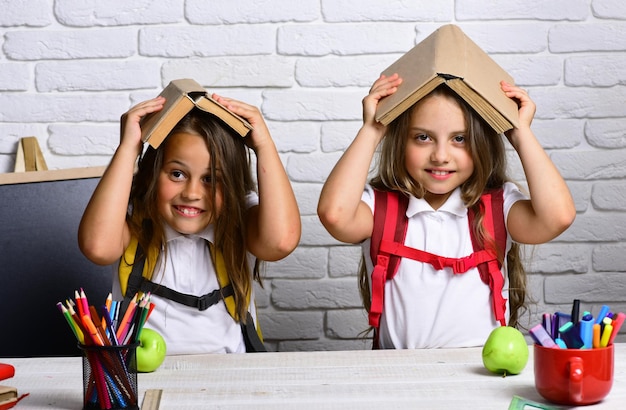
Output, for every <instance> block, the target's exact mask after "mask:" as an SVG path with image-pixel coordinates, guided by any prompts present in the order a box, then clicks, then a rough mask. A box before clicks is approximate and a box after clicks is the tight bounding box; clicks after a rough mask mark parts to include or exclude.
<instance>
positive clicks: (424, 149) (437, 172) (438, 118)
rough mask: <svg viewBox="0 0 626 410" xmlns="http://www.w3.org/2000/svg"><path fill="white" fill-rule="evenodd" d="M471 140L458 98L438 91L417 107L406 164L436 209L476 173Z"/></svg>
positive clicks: (409, 138) (408, 137)
mask: <svg viewBox="0 0 626 410" xmlns="http://www.w3.org/2000/svg"><path fill="white" fill-rule="evenodd" d="M467 139H468V132H467V129H466V121H465V115H464V113H463V111H462V110H461V107H460V106H459V103H458V102H457V101H456V100H455V99H454V98H452V97H449V96H446V95H442V94H434V95H430V96H428V97H426V98H424V99H423V100H421V101H420V102H419V103H417V104H416V105H415V107H414V108H413V111H412V113H411V119H410V125H409V130H408V135H407V141H406V148H405V153H404V163H405V167H406V169H407V172H408V173H409V175H410V176H411V178H413V179H414V180H415V181H416V182H417V183H418V184H419V185H421V186H422V187H423V188H424V189H425V191H426V193H425V195H424V199H425V200H426V201H427V202H428V203H429V204H430V206H432V207H433V208H434V209H438V208H439V207H440V206H441V205H443V203H444V202H445V201H446V200H447V199H448V197H449V196H450V193H451V192H452V191H453V190H454V189H456V188H457V187H459V186H460V185H461V184H463V183H464V182H465V181H467V180H468V179H469V178H470V176H471V175H472V173H473V172H474V161H473V160H472V156H471V155H470V152H469V149H468V144H469V142H468V140H467Z"/></svg>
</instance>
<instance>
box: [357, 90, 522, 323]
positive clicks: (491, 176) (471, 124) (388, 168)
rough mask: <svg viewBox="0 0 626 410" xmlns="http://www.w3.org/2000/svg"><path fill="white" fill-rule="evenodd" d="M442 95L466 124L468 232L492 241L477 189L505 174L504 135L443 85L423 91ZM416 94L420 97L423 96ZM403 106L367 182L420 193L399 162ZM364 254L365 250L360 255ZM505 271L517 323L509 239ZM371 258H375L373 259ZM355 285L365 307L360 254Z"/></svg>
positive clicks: (517, 287)
mask: <svg viewBox="0 0 626 410" xmlns="http://www.w3.org/2000/svg"><path fill="white" fill-rule="evenodd" d="M435 95H439V96H445V97H446V98H451V99H453V100H454V101H456V102H457V104H458V105H459V107H460V108H461V110H462V111H463V114H464V117H465V123H466V129H467V139H468V143H469V144H468V151H469V153H470V155H471V157H472V160H473V161H474V172H473V173H472V175H471V176H470V177H469V178H468V180H467V181H465V182H464V183H463V184H462V185H461V187H460V188H461V198H462V199H463V202H464V203H465V205H466V206H467V208H468V209H473V210H474V211H476V215H477V217H476V218H475V219H474V226H472V230H473V235H474V237H475V238H476V239H477V241H478V243H479V244H486V243H489V244H495V239H494V238H492V237H491V236H490V235H489V233H488V232H485V230H484V229H483V226H482V220H483V217H484V215H483V213H482V212H481V211H480V206H479V201H480V197H481V195H482V194H483V192H485V191H487V190H491V189H498V188H501V187H502V186H503V185H504V183H505V182H506V181H508V180H509V178H508V177H507V175H506V154H505V149H504V141H503V140H502V137H501V136H500V135H498V134H497V133H496V132H495V131H494V130H493V129H492V128H491V127H490V126H489V125H488V124H487V123H486V122H485V121H484V120H483V119H482V118H481V117H480V116H479V115H478V114H477V113H476V112H475V111H474V110H473V109H472V108H471V107H470V106H469V105H468V104H467V103H465V101H463V100H462V99H461V98H460V97H459V96H458V95H457V94H455V93H454V92H453V91H452V90H451V89H450V88H448V87H447V86H445V85H441V86H439V87H438V88H436V89H435V90H433V91H432V92H431V93H430V94H429V95H428V96H426V97H424V99H425V98H429V97H431V96H435ZM424 99H422V100H421V101H423V100H424ZM419 103H420V102H417V103H416V104H415V105H413V107H411V108H409V109H408V110H406V111H405V112H404V113H402V114H401V115H400V116H399V117H398V118H396V119H395V120H394V121H392V122H391V124H389V127H388V129H387V135H386V136H385V138H384V140H383V142H382V146H381V151H380V155H379V159H378V166H377V173H376V174H375V175H374V177H373V178H372V180H371V181H370V184H371V185H372V187H373V188H375V189H378V190H383V191H399V192H401V193H402V194H404V195H407V196H410V195H412V196H415V197H416V198H422V197H424V194H425V189H424V187H423V186H421V185H420V184H419V183H418V182H417V181H415V180H414V179H413V178H412V177H411V176H410V175H409V173H408V171H407V169H406V166H405V163H404V153H405V150H406V144H407V136H408V130H409V127H410V123H411V115H412V113H413V110H414V108H415V107H416V105H418V104H419ZM504 252H505V250H504V249H499V250H498V254H499V255H500V256H499V258H500V262H503V261H504V258H505V256H504ZM364 257H365V256H364ZM506 259H507V269H508V275H509V306H510V316H509V325H510V326H517V325H518V321H519V317H520V315H521V313H523V311H524V309H526V272H525V269H524V266H523V264H522V260H521V257H520V246H519V244H517V243H513V244H512V246H511V249H510V250H509V253H508V254H507V255H506ZM374 263H375V261H374ZM359 287H360V291H361V298H362V300H363V304H364V306H365V309H366V310H367V311H368V312H369V310H370V304H371V295H370V284H369V277H368V274H367V269H366V267H365V263H364V260H362V261H361V266H360V267H359Z"/></svg>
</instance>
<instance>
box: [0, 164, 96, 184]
mask: <svg viewBox="0 0 626 410" xmlns="http://www.w3.org/2000/svg"><path fill="white" fill-rule="evenodd" d="M105 169H106V166H101V167H85V168H70V169H53V170H47V171H27V172H7V173H4V174H0V185H11V184H26V183H31V182H47V181H61V180H68V179H83V178H98V177H101V176H102V174H103V173H104V170H105Z"/></svg>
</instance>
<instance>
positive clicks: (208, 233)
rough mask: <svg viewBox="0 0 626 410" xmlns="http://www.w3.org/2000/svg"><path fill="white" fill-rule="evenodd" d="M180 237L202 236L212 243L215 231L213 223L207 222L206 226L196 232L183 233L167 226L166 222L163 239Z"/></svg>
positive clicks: (168, 239)
mask: <svg viewBox="0 0 626 410" xmlns="http://www.w3.org/2000/svg"><path fill="white" fill-rule="evenodd" d="M181 237H185V238H194V237H195V238H202V239H204V240H206V241H209V242H211V243H213V242H214V241H215V232H214V229H213V224H209V225H208V226H207V227H206V228H204V229H203V230H202V231H200V232H198V233H197V234H192V235H183V234H182V233H180V232H177V231H175V230H174V229H173V228H172V227H171V226H169V225H168V224H165V240H166V242H169V241H172V240H175V239H177V238H181Z"/></svg>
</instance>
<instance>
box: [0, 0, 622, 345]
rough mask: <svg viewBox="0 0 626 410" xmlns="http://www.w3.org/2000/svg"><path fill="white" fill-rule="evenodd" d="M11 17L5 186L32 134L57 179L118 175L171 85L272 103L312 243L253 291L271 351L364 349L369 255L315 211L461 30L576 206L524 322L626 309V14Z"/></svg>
mask: <svg viewBox="0 0 626 410" xmlns="http://www.w3.org/2000/svg"><path fill="white" fill-rule="evenodd" d="M0 10H2V12H1V13H0V33H1V36H0V48H1V50H2V51H1V53H0V172H10V171H11V170H12V169H13V165H14V161H15V151H16V145H17V141H18V139H19V138H20V137H23V136H30V135H35V136H37V137H38V138H39V142H40V144H41V146H42V149H43V151H44V155H45V157H46V161H47V163H48V166H49V167H50V168H74V167H82V166H93V165H104V164H107V163H108V161H109V158H110V156H111V154H112V153H113V151H114V149H115V147H116V144H117V141H118V138H119V136H118V128H119V126H118V120H119V117H120V115H121V114H122V113H123V112H125V111H126V110H127V109H128V108H129V107H130V106H131V105H133V104H135V103H136V102H138V101H140V100H143V99H146V98H149V97H152V96H154V95H156V94H158V92H159V91H160V90H161V89H162V87H163V86H165V85H166V84H167V83H168V82H169V80H171V79H173V78H180V77H192V78H195V79H197V80H198V81H199V82H201V83H202V84H203V85H205V86H206V87H207V88H208V89H209V90H211V91H217V92H219V93H221V94H224V95H228V96H233V97H235V98H239V99H242V100H245V101H249V102H251V103H253V104H256V105H258V106H260V107H261V109H262V110H263V113H264V115H265V116H266V118H267V120H268V123H269V126H270V128H271V130H272V132H273V135H274V138H275V140H276V143H277V146H278V147H279V150H280V152H281V156H282V159H283V161H284V164H285V167H286V169H287V171H288V173H289V176H290V178H291V180H292V182H293V186H294V190H295V192H296V195H297V198H298V201H299V204H300V210H301V213H302V222H303V235H302V241H301V244H300V247H299V248H298V249H297V250H296V251H295V252H294V253H293V255H291V256H290V257H288V258H287V259H285V260H283V261H281V262H278V263H274V264H268V266H267V269H266V278H267V279H266V281H265V288H264V289H259V290H258V300H257V303H258V306H259V310H260V316H261V317H260V319H261V324H262V327H263V330H264V333H265V335H266V338H267V339H268V342H269V346H270V348H272V349H279V350H314V349H359V348H364V347H368V346H369V345H368V344H367V343H365V342H363V340H361V339H360V332H361V331H363V330H364V329H365V328H366V323H367V321H366V317H365V315H364V314H363V311H362V309H361V307H360V299H359V295H358V292H357V284H356V278H355V275H356V271H357V267H358V260H359V249H358V248H357V247H355V246H346V245H342V244H339V243H338V242H337V241H335V240H333V239H332V238H331V237H330V236H329V235H328V234H327V233H326V231H325V230H324V229H323V227H322V226H321V225H320V223H319V220H318V218H317V216H316V212H315V209H316V205H317V199H318V196H319V192H320V189H321V184H322V183H323V182H324V180H325V178H326V176H327V175H328V173H329V172H330V170H331V168H332V166H333V165H334V164H335V162H336V161H337V159H338V158H339V156H340V155H341V153H342V151H343V150H344V149H345V147H346V146H347V145H348V144H349V143H350V141H351V139H352V138H353V136H354V134H355V132H356V130H357V129H358V127H359V125H360V118H361V99H362V98H363V97H364V96H365V94H366V93H367V90H368V89H369V86H370V85H371V82H372V81H373V80H374V79H375V78H376V77H377V75H378V73H379V72H380V71H381V70H382V69H383V68H385V67H386V66H387V65H388V64H390V63H391V62H392V61H394V60H395V59H396V58H397V57H399V56H400V55H401V54H402V53H403V52H404V51H406V50H408V49H409V48H411V47H412V46H413V45H414V44H415V43H416V42H419V41H420V40H422V39H423V38H425V37H426V36H427V35H428V34H430V33H431V32H432V31H433V30H435V29H436V28H437V27H438V26H440V25H442V24H445V23H450V22H453V23H456V24H458V25H460V26H461V27H462V28H463V29H464V31H465V32H466V33H467V34H468V35H470V37H472V38H473V39H474V40H475V41H476V42H477V43H478V44H479V45H481V46H482V47H483V48H484V49H485V50H486V51H488V52H489V53H490V54H491V55H492V56H493V57H494V59H496V60H497V61H498V62H499V63H500V64H502V65H503V66H504V67H505V68H506V69H507V70H508V71H509V72H510V73H511V74H512V75H513V76H514V78H515V79H516V81H517V83H518V84H521V85H522V86H523V87H525V88H527V89H528V90H529V91H530V93H531V95H532V97H533V98H534V100H535V102H536V103H537V106H538V111H537V116H536V119H535V121H534V128H535V132H536V133H537V135H538V137H539V139H540V140H541V142H542V144H543V145H544V146H545V147H546V149H547V150H548V152H549V153H550V155H551V156H552V158H553V159H554V161H555V163H556V164H557V166H558V167H559V169H560V170H561V171H562V173H563V175H564V177H565V178H566V179H567V181H568V183H569V185H570V187H571V190H572V193H573V195H574V198H575V201H576V207H577V210H578V213H579V214H578V217H577V219H576V222H575V223H574V225H573V227H572V228H571V229H570V230H568V231H567V232H566V233H564V234H563V235H562V236H561V237H559V238H557V240H555V241H554V242H552V243H550V244H546V245H542V246H539V247H536V248H534V249H529V250H528V260H529V262H528V266H529V271H530V275H529V290H530V292H531V293H532V297H533V298H534V299H535V300H536V301H537V305H535V306H533V307H532V310H531V313H530V315H529V319H530V320H531V321H536V320H537V315H538V314H539V313H541V312H543V311H554V310H558V309H567V308H568V306H569V304H570V303H571V300H572V298H574V297H580V298H581V299H582V300H583V309H593V310H594V311H597V310H598V309H599V306H600V305H602V304H604V303H607V304H610V305H611V306H612V307H613V308H615V309H619V310H622V311H626V256H625V255H626V68H625V67H626V3H625V2H624V1H623V0H554V1H541V0H524V1H521V0H494V1H490V2H483V1H477V0H443V1H436V2H435V1H428V0H416V1H411V2H408V1H401V0H388V1H384V2H383V1H377V0H302V1H292V0H264V1H258V0H242V1H236V2H233V1H231V0H214V1H210V2H207V1H203V0H178V1H172V0H142V1H133V2H128V1H123V0H109V1H96V0H55V1H52V0H31V1H29V3H28V7H24V4H23V1H21V0H0ZM512 158H513V159H515V156H514V155H512ZM511 169H512V172H513V175H514V176H515V177H516V178H522V176H523V173H522V170H521V167H520V166H519V164H518V163H516V161H515V160H514V161H513V163H512V165H511ZM621 338H622V340H626V338H624V336H623V335H622V336H621Z"/></svg>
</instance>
